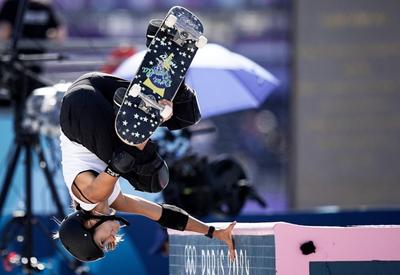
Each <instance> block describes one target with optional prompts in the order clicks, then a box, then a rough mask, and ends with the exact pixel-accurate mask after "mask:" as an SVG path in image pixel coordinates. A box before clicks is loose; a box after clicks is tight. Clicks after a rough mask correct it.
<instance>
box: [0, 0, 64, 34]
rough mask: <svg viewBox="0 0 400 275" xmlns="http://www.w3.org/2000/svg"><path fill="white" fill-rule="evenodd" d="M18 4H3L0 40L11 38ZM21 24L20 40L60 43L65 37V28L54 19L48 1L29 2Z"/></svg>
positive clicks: (13, 0) (10, 0)
mask: <svg viewBox="0 0 400 275" xmlns="http://www.w3.org/2000/svg"><path fill="white" fill-rule="evenodd" d="M20 3H21V1H19V0H7V1H6V2H4V5H3V6H2V8H1V10H0V39H2V40H6V39H9V38H11V36H12V31H13V28H14V25H15V23H16V22H15V21H16V17H17V12H18V5H19V4H20ZM23 24H24V27H23V28H22V34H21V37H22V38H30V39H54V40H57V41H62V40H64V39H65V36H66V28H65V27H64V26H63V25H62V24H61V23H60V21H59V19H58V18H57V17H56V14H55V12H54V11H53V8H52V6H51V4H50V1H46V0H29V1H28V6H27V9H26V11H25V14H24V19H23Z"/></svg>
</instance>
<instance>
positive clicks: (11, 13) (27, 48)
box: [0, 0, 67, 106]
mask: <svg viewBox="0 0 400 275" xmlns="http://www.w3.org/2000/svg"><path fill="white" fill-rule="evenodd" d="M20 4H22V1H19V0H7V1H5V2H4V4H3V6H2V7H1V10H0V41H6V40H9V39H12V37H13V30H14V27H15V25H16V23H17V22H16V20H17V14H18V7H19V5H20ZM66 33H67V32H66V28H65V27H64V26H63V25H62V24H61V23H60V20H59V19H58V18H57V17H56V15H55V12H54V11H53V8H52V6H51V3H50V1H49V0H28V3H27V7H26V10H25V13H24V16H23V26H22V30H21V36H20V38H22V39H29V40H31V39H35V40H36V39H40V40H47V39H51V40H52V41H57V42H61V41H63V40H64V39H65V37H66ZM44 52H45V50H44V47H43V46H42V45H41V44H39V43H34V44H32V43H31V44H24V43H21V44H20V45H19V47H18V51H17V53H18V54H43V53H44ZM7 66H8V65H4V66H3V65H2V66H1V67H2V68H1V69H2V72H5V71H6V72H10V73H9V74H10V75H9V76H8V77H5V76H4V73H2V75H3V76H2V80H1V84H2V85H1V86H2V89H1V91H2V92H1V93H0V105H3V106H8V105H9V104H10V102H11V101H12V99H15V100H16V101H22V99H23V98H24V97H25V96H27V95H28V94H29V93H30V92H31V91H32V90H34V89H35V88H38V87H41V86H43V85H42V84H41V83H38V81H37V80H36V78H35V77H30V78H28V80H27V81H25V80H24V79H23V77H24V75H23V74H21V73H20V72H19V73H13V70H10V68H8V67H7ZM25 68H28V69H29V70H30V71H31V72H33V73H36V74H39V73H41V72H42V68H41V65H40V64H39V62H33V61H30V62H29V63H26V66H25ZM24 83H26V84H24ZM21 91H25V93H22V92H21Z"/></svg>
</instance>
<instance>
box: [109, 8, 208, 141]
mask: <svg viewBox="0 0 400 275" xmlns="http://www.w3.org/2000/svg"><path fill="white" fill-rule="evenodd" d="M206 43H207V38H205V37H204V36H203V25H202V24H201V22H200V20H199V19H198V18H197V17H196V16H195V15H194V14H193V13H191V12H190V11H188V10H187V9H185V8H183V7H179V6H175V7H173V8H171V9H170V10H169V12H168V13H167V15H166V17H165V19H164V20H163V22H162V24H161V26H160V27H159V29H158V31H157V33H156V34H155V36H154V38H153V40H152V42H151V43H150V45H149V47H148V49H147V52H146V55H145V57H144V59H143V61H142V63H141V65H140V67H139V69H138V71H137V73H136V76H135V77H134V78H133V80H132V81H131V83H130V85H129V87H128V89H127V91H126V93H125V96H124V99H123V101H122V103H121V106H120V108H119V111H118V113H117V116H116V119H115V130H116V133H117V135H118V137H119V138H120V139H121V140H122V141H123V142H125V143H126V144H129V145H136V144H140V143H143V142H144V141H146V140H147V139H148V138H149V137H150V136H151V135H152V134H153V133H154V131H155V130H156V129H157V127H158V126H159V125H160V124H161V123H162V122H163V120H164V119H165V118H167V117H169V116H170V115H171V114H172V108H171V107H170V106H163V105H161V104H159V103H158V102H159V101H160V100H162V99H166V100H169V101H172V100H173V99H174V97H175V94H176V92H177V90H178V88H179V86H180V85H181V83H182V81H183V79H184V77H185V75H186V73H187V70H188V69H189V66H190V64H191V62H192V60H193V58H194V56H195V54H196V52H197V49H198V48H201V47H203V46H204V45H205V44H206Z"/></svg>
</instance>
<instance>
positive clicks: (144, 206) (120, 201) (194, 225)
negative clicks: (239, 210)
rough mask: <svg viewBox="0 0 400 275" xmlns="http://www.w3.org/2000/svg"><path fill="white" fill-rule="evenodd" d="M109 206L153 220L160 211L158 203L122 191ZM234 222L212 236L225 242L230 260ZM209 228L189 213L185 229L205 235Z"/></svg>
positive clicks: (157, 217)
mask: <svg viewBox="0 0 400 275" xmlns="http://www.w3.org/2000/svg"><path fill="white" fill-rule="evenodd" d="M111 207H112V208H114V209H115V210H117V211H122V212H127V213H132V214H139V215H143V216H146V217H147V218H149V219H152V220H154V221H158V220H159V219H160V217H161V213H162V207H161V206H160V205H159V204H156V203H154V202H151V201H148V200H146V199H143V198H140V197H136V196H132V195H128V194H123V193H120V194H119V195H118V197H117V199H116V200H115V201H114V203H113V204H112V205H111ZM235 224H236V222H233V223H231V224H230V225H229V226H228V227H226V228H223V229H216V230H215V232H214V237H215V238H216V239H219V240H221V241H223V242H225V243H226V244H227V246H228V249H229V252H230V255H231V259H232V260H233V259H234V257H235V253H234V243H233V238H232V230H233V228H234V226H235ZM209 228H210V226H209V225H207V224H205V223H203V222H202V221H200V220H198V219H196V218H194V217H192V216H190V215H189V219H188V223H187V225H186V228H185V231H193V232H197V233H200V234H203V235H205V234H207V232H208V230H209Z"/></svg>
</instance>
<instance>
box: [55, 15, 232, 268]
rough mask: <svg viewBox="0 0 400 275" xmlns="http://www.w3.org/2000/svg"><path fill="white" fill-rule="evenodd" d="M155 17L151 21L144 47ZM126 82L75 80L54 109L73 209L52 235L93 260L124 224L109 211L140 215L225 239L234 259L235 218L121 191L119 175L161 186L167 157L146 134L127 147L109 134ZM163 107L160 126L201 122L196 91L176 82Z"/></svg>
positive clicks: (155, 188)
mask: <svg viewBox="0 0 400 275" xmlns="http://www.w3.org/2000/svg"><path fill="white" fill-rule="evenodd" d="M160 23H161V21H159V20H158V21H154V20H152V21H151V23H150V25H149V28H148V32H147V38H148V39H147V45H148V44H149V43H150V42H151V39H152V35H154V33H155V32H156V31H157V29H158V26H159V24H160ZM129 84H130V82H128V81H126V80H123V79H121V78H117V77H115V76H112V75H109V74H104V73H97V72H95V73H89V74H85V75H83V76H81V77H80V78H79V79H78V80H76V81H75V82H74V83H73V84H72V85H71V86H70V88H69V89H68V91H67V92H66V94H65V95H64V99H63V102H62V106H61V113H60V125H61V130H62V131H61V137H60V140H61V151H62V169H63V175H64V179H65V183H66V185H67V187H68V190H69V193H70V195H71V197H72V199H73V202H74V205H75V208H76V210H75V211H74V212H73V213H72V214H70V215H68V216H67V217H66V218H65V219H64V220H63V221H62V222H61V223H60V229H59V232H58V237H59V238H60V240H61V243H62V244H63V246H64V247H65V248H66V249H67V250H68V251H69V252H70V253H71V254H72V255H73V256H74V257H75V258H77V259H78V260H81V261H94V260H97V259H100V258H102V257H104V252H106V251H108V250H110V249H111V250H112V249H115V248H116V244H117V243H118V241H119V239H120V238H119V237H118V234H117V233H118V231H119V229H120V227H121V224H120V223H122V225H128V223H127V222H126V221H125V220H124V219H123V218H121V217H118V216H116V215H115V213H116V211H121V212H126V213H133V214H139V215H143V216H145V217H147V218H149V219H152V220H154V221H157V222H158V223H159V224H160V225H161V226H163V227H167V228H172V229H175V230H182V231H183V230H186V231H194V232H197V233H200V234H204V235H206V236H207V237H210V238H212V237H215V238H217V239H219V240H221V241H223V242H225V243H226V245H227V246H228V249H229V252H230V255H231V257H232V259H233V257H234V255H235V253H234V244H233V239H232V230H233V228H234V226H235V222H233V223H231V224H230V225H229V226H227V227H225V228H222V229H216V228H215V227H213V226H209V225H207V224H205V223H203V222H201V221H200V220H197V219H195V218H193V217H192V216H191V215H189V214H188V213H187V212H186V211H184V210H183V209H181V208H178V207H176V206H173V205H168V204H156V203H153V202H151V201H148V200H146V199H143V198H140V197H137V196H133V195H131V194H124V193H122V192H121V189H120V185H119V177H120V176H121V177H124V178H125V179H126V180H128V182H129V183H130V184H131V185H132V186H133V187H134V188H135V189H136V190H139V191H144V192H160V191H162V190H163V189H164V188H165V187H166V185H167V184H168V181H169V172H168V167H167V164H166V162H165V161H164V160H163V159H162V158H161V156H160V155H159V153H158V148H157V144H156V143H154V142H153V141H152V140H150V139H149V140H147V141H146V142H144V143H142V144H139V145H136V146H128V145H126V144H125V143H123V142H122V141H121V140H120V139H119V138H118V136H117V135H116V133H115V128H114V121H115V116H116V113H117V111H118V108H119V106H120V105H121V103H122V99H123V97H124V95H125V92H126V90H127V88H128V86H129ZM159 103H160V104H164V105H169V106H171V107H172V109H173V114H172V115H171V116H170V117H169V118H167V119H165V120H164V122H163V124H162V126H164V127H167V128H168V129H170V130H176V129H181V128H184V127H187V126H190V125H193V124H195V123H196V122H198V121H199V120H200V117H201V116H200V111H199V107H198V103H197V97H196V94H195V92H194V91H193V90H192V89H191V88H189V87H188V86H187V85H186V84H185V83H182V85H181V86H180V88H179V90H178V92H177V94H176V96H175V97H174V99H173V101H172V102H170V101H166V100H164V101H160V102H159Z"/></svg>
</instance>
